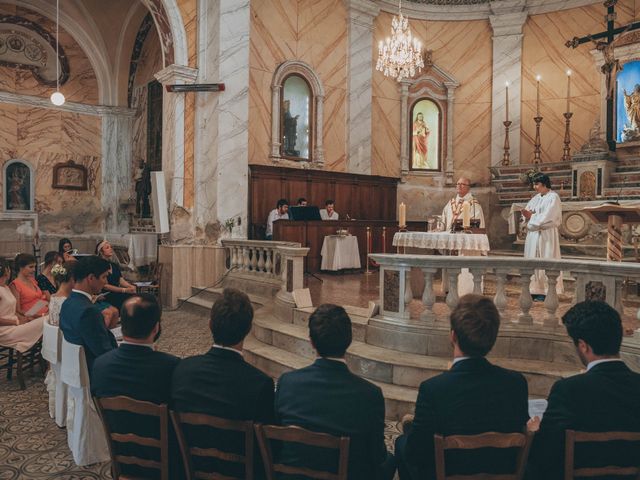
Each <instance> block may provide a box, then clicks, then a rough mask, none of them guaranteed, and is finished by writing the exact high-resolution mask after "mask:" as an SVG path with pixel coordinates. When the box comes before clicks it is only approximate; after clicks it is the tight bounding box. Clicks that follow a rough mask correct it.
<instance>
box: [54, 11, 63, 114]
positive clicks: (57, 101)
mask: <svg viewBox="0 0 640 480" xmlns="http://www.w3.org/2000/svg"><path fill="white" fill-rule="evenodd" d="M59 37H60V0H56V91H55V92H53V93H52V94H51V103H53V104H54V105H55V106H56V107H59V106H61V105H64V102H65V98H64V95H63V94H62V92H60V56H59V55H58V38H59Z"/></svg>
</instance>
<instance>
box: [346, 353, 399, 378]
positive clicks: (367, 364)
mask: <svg viewBox="0 0 640 480" xmlns="http://www.w3.org/2000/svg"><path fill="white" fill-rule="evenodd" d="M346 360H347V365H349V370H351V371H352V372H353V373H355V374H356V375H359V376H361V377H364V378H367V379H369V380H374V381H377V382H384V383H391V382H392V379H393V365H391V364H389V363H383V362H378V361H375V360H370V359H368V358H365V357H361V356H358V355H353V354H351V353H349V352H347V355H346Z"/></svg>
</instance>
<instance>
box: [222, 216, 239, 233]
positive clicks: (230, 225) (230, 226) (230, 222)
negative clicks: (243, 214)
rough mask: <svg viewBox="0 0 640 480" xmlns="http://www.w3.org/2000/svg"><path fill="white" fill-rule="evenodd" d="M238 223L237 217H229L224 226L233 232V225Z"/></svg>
mask: <svg viewBox="0 0 640 480" xmlns="http://www.w3.org/2000/svg"><path fill="white" fill-rule="evenodd" d="M235 225H236V219H235V218H227V219H226V220H225V222H224V228H226V229H227V230H228V231H229V233H231V232H232V231H233V227H234V226H235Z"/></svg>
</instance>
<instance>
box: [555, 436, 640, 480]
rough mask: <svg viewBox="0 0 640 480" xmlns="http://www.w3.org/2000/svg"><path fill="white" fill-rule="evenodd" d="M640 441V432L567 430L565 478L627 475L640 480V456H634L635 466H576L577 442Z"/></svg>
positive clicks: (566, 479) (571, 479)
mask: <svg viewBox="0 0 640 480" xmlns="http://www.w3.org/2000/svg"><path fill="white" fill-rule="evenodd" d="M612 441H625V442H640V433H638V432H597V433H596V432H576V431H575V430H567V431H566V434H565V442H564V446H565V449H564V478H565V480H573V479H574V478H575V477H600V476H601V477H607V478H609V477H611V476H614V477H616V476H618V477H621V476H627V477H631V476H633V477H635V478H636V479H637V480H640V458H637V457H636V458H634V459H633V460H635V463H636V465H635V466H633V467H621V466H613V465H607V466H605V467H591V468H575V464H574V453H575V444H576V443H583V442H589V443H599V442H612Z"/></svg>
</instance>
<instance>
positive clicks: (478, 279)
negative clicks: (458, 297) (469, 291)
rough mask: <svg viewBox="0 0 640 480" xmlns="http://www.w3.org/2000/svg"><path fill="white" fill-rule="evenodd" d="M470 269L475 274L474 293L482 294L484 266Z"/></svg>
mask: <svg viewBox="0 0 640 480" xmlns="http://www.w3.org/2000/svg"><path fill="white" fill-rule="evenodd" d="M469 271H470V272H471V275H473V293H475V294H476V295H482V274H483V273H484V268H470V269H469Z"/></svg>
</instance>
